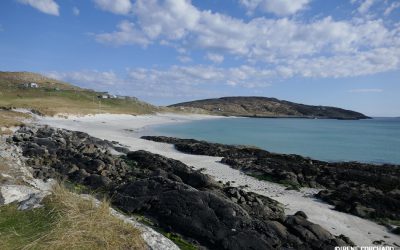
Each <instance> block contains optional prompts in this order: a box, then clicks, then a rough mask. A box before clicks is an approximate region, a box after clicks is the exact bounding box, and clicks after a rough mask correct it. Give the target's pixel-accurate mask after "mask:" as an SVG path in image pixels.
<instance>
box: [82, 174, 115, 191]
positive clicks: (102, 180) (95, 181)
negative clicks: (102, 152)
mask: <svg viewBox="0 0 400 250" xmlns="http://www.w3.org/2000/svg"><path fill="white" fill-rule="evenodd" d="M84 181H85V183H86V184H87V185H89V186H90V187H92V188H94V189H98V188H102V187H109V186H110V185H111V183H112V181H111V180H110V179H109V178H107V177H104V176H101V175H97V174H92V175H90V176H88V177H86V179H85V180H84Z"/></svg>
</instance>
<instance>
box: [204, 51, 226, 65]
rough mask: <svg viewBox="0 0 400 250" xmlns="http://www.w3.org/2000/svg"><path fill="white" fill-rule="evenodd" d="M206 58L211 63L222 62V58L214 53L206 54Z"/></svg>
mask: <svg viewBox="0 0 400 250" xmlns="http://www.w3.org/2000/svg"><path fill="white" fill-rule="evenodd" d="M206 58H207V59H208V60H210V61H212V62H213V63H218V64H219V63H222V62H223V61H224V56H223V55H220V54H215V53H207V55H206Z"/></svg>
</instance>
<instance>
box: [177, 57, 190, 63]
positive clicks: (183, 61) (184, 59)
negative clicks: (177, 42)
mask: <svg viewBox="0 0 400 250" xmlns="http://www.w3.org/2000/svg"><path fill="white" fill-rule="evenodd" d="M178 60H179V61H180V62H182V63H188V62H191V61H192V58H190V57H189V56H178Z"/></svg>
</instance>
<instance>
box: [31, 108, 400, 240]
mask: <svg viewBox="0 0 400 250" xmlns="http://www.w3.org/2000/svg"><path fill="white" fill-rule="evenodd" d="M215 118H221V119H222V117H215V116H207V115H177V114H157V115H142V116H131V115H108V114H103V115H95V116H84V117H68V118H61V117H41V118H38V123H40V124H47V125H50V126H53V127H57V128H65V129H69V130H75V131H82V132H86V133H88V134H90V135H92V136H95V137H98V138H102V139H107V140H110V141H118V142H120V143H122V144H124V145H126V146H128V147H129V148H130V149H131V150H147V151H149V152H152V153H156V154H160V155H163V156H166V157H169V158H173V159H176V160H180V161H182V162H183V163H185V164H187V165H188V166H193V167H194V168H195V169H201V168H203V169H205V173H206V174H209V175H211V176H213V177H214V178H215V179H216V180H221V181H224V182H227V181H230V182H231V184H232V185H233V186H244V185H248V187H247V188H245V190H246V191H252V192H255V193H259V194H261V195H265V196H268V197H271V198H273V199H275V200H277V201H279V202H281V203H282V204H284V206H285V213H286V214H288V215H289V214H294V213H295V212H297V211H299V210H302V211H304V212H305V213H306V214H307V215H308V217H309V220H310V221H312V222H314V223H317V224H320V225H321V226H323V227H324V228H325V229H327V230H328V231H330V232H331V233H332V234H334V235H340V234H344V235H346V236H348V237H349V238H350V239H351V240H352V241H353V242H354V243H356V244H357V245H359V246H370V245H372V244H373V241H375V240H384V241H385V242H386V243H388V244H390V245H392V244H393V243H396V244H397V245H400V237H399V236H397V235H394V234H391V233H389V232H388V231H387V229H386V228H385V227H383V226H380V225H378V224H376V223H374V222H371V221H369V220H365V219H362V218H359V217H356V216H353V215H350V214H346V213H342V212H338V211H335V210H333V209H332V206H331V205H328V204H326V203H323V202H320V201H318V200H317V199H315V198H313V197H312V194H314V193H316V192H318V190H316V189H310V188H304V189H302V190H301V191H300V192H298V191H295V190H285V187H284V186H281V185H279V184H275V183H271V182H266V181H259V180H257V179H255V178H252V177H250V176H247V175H244V174H243V173H241V172H240V171H238V170H234V169H232V168H230V167H229V166H227V165H224V164H221V163H220V162H219V161H220V160H221V158H220V157H210V156H198V155H189V154H184V153H181V152H178V151H177V150H175V149H174V147H173V146H172V145H169V144H165V143H157V142H151V141H146V140H142V139H140V138H139V137H140V135H143V134H146V131H147V128H148V126H152V125H160V124H167V123H169V124H171V123H172V124H173V123H178V122H188V121H192V120H198V119H215Z"/></svg>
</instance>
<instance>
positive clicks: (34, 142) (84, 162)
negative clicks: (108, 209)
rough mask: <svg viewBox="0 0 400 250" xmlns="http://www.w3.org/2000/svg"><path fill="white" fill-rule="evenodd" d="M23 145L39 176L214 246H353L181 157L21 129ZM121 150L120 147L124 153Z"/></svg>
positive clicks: (56, 131)
mask: <svg viewBox="0 0 400 250" xmlns="http://www.w3.org/2000/svg"><path fill="white" fill-rule="evenodd" d="M9 143H13V144H16V145H18V146H20V147H21V148H22V150H23V154H24V155H25V156H26V157H27V162H28V163H29V164H30V165H31V166H32V171H33V172H34V174H35V175H36V176H37V177H39V178H42V179H47V178H58V179H64V180H67V181H70V182H73V183H76V184H81V185H85V186H87V187H89V188H90V189H92V190H97V191H101V193H102V194H106V195H108V196H109V197H111V198H112V203H113V204H114V205H115V206H116V207H117V208H118V209H120V210H123V211H125V212H127V213H134V214H142V215H144V216H145V217H147V218H149V219H150V220H151V222H152V223H153V224H154V225H155V226H157V227H159V228H162V229H163V230H165V231H168V232H173V233H176V234H179V235H181V236H182V237H183V238H185V239H187V240H188V241H190V242H192V243H194V244H196V245H198V246H201V247H204V248H209V249H282V248H283V249H334V247H335V246H344V245H349V244H352V243H351V241H349V240H348V239H347V238H346V237H344V236H340V237H336V236H333V235H332V234H330V233H329V232H328V231H326V230H325V229H323V227H321V226H319V225H316V224H313V223H311V222H309V221H308V220H307V219H306V217H307V216H306V215H305V214H304V213H301V212H299V213H296V215H292V216H286V215H285V214H284V213H283V208H282V206H281V205H280V204H279V203H277V202H276V201H274V200H272V199H269V198H267V197H263V196H260V195H258V194H255V193H249V192H246V191H244V190H242V189H239V188H234V187H230V186H227V185H223V184H222V183H218V182H215V181H214V180H213V179H212V178H210V177H209V176H207V175H205V174H203V173H201V172H200V171H195V170H193V169H191V168H189V167H188V166H186V165H185V164H183V163H182V162H180V161H177V160H173V159H169V158H166V157H163V156H160V155H156V154H152V153H150V152H146V151H135V152H128V153H127V154H126V155H125V154H121V155H115V154H111V151H112V150H115V149H118V147H120V145H117V144H116V143H112V142H108V141H102V140H99V139H96V138H93V137H90V136H89V135H87V134H84V133H79V132H71V131H66V130H59V129H52V128H49V127H41V128H38V129H31V128H23V129H21V130H20V131H18V132H17V133H16V134H15V135H14V137H12V138H11V139H10V140H9ZM121 151H122V150H121Z"/></svg>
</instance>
